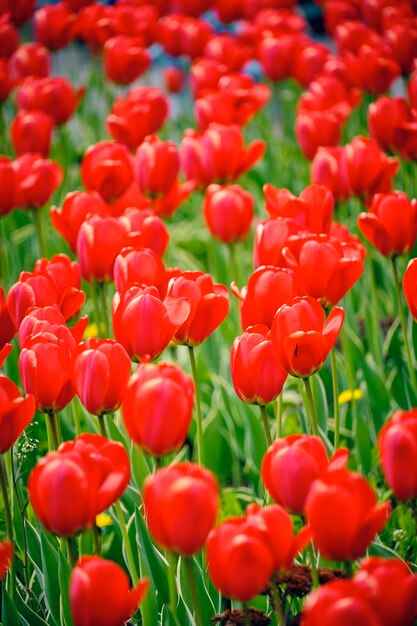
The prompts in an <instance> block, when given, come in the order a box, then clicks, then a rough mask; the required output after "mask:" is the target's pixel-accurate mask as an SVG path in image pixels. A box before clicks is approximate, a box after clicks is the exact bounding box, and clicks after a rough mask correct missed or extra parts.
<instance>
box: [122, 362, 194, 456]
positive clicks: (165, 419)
mask: <svg viewBox="0 0 417 626" xmlns="http://www.w3.org/2000/svg"><path fill="white" fill-rule="evenodd" d="M193 402H194V384H193V381H192V379H191V378H190V377H189V376H186V375H185V374H183V372H182V371H181V370H180V368H179V367H178V366H177V365H169V364H168V363H162V362H159V363H158V364H157V365H152V364H150V363H146V362H145V363H141V364H140V365H139V367H138V368H137V370H136V372H135V373H134V375H133V376H132V377H131V379H130V381H129V384H128V386H127V389H126V392H125V394H124V397H123V403H122V415H123V421H124V424H125V426H126V430H127V432H128V434H129V436H130V438H131V439H133V441H134V442H135V443H136V444H137V445H138V446H140V447H141V448H143V449H144V450H146V452H148V453H149V454H153V455H154V456H164V455H166V454H170V453H171V452H175V451H177V450H179V449H180V448H181V446H182V445H183V444H184V441H185V438H186V436H187V433H188V429H189V427H190V424H191V419H192V414H193Z"/></svg>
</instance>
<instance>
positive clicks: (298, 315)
mask: <svg viewBox="0 0 417 626" xmlns="http://www.w3.org/2000/svg"><path fill="white" fill-rule="evenodd" d="M324 318H325V314H324V311H323V308H322V307H321V305H320V304H319V303H318V301H317V300H316V299H315V298H311V297H310V296H305V297H302V298H300V297H299V298H294V300H292V301H291V302H290V303H289V304H284V305H283V306H282V307H281V308H280V309H278V311H277V313H276V315H275V317H274V321H273V324H272V333H271V338H272V345H273V347H274V350H275V352H276V353H277V355H278V357H279V359H280V361H281V363H282V365H283V367H284V369H285V370H286V371H287V372H288V373H289V374H291V375H292V376H296V377H299V378H307V377H308V376H311V375H312V374H314V373H315V372H317V371H318V370H319V369H320V368H321V366H322V365H323V363H324V361H325V360H326V358H327V355H328V354H329V352H330V350H331V349H332V348H333V346H334V344H335V343H336V340H337V338H338V336H339V332H340V329H341V327H342V324H343V318H344V311H343V309H342V308H340V307H334V308H333V309H332V311H331V313H330V315H329V316H328V318H327V320H326V321H325V319H324Z"/></svg>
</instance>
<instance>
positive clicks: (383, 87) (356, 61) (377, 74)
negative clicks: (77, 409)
mask: <svg viewBox="0 0 417 626" xmlns="http://www.w3.org/2000/svg"><path fill="white" fill-rule="evenodd" d="M343 61H344V63H345V67H346V73H347V76H348V79H349V81H350V82H351V83H352V84H353V85H355V86H357V87H359V88H360V89H362V90H363V91H367V92H368V93H372V94H382V93H384V92H386V91H388V89H389V88H390V86H391V84H392V83H393V81H394V80H395V79H396V78H397V77H398V76H399V75H400V73H401V68H400V66H399V65H398V64H397V63H396V62H395V61H394V59H393V58H392V56H391V55H390V53H389V52H388V51H386V50H385V49H384V47H383V45H382V44H380V45H379V46H378V45H375V46H369V45H367V44H364V45H362V46H361V47H360V48H359V50H358V52H357V54H351V53H349V52H348V53H346V54H345V55H344V56H343Z"/></svg>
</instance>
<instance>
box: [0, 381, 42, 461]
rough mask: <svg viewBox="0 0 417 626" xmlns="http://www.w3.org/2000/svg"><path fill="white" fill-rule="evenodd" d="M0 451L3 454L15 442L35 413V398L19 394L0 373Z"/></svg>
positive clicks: (13, 385)
mask: <svg viewBox="0 0 417 626" xmlns="http://www.w3.org/2000/svg"><path fill="white" fill-rule="evenodd" d="M0 399H1V402H0V453H1V454H4V453H5V452H7V450H10V448H11V447H12V446H13V445H14V444H15V443H16V441H17V440H18V439H19V437H20V435H21V434H22V433H23V431H24V430H25V428H26V427H27V426H28V425H29V424H30V422H31V421H32V418H33V416H34V414H35V398H34V397H33V396H32V395H31V394H28V395H27V396H26V398H23V397H22V396H21V395H20V392H19V389H18V388H17V386H16V385H15V384H14V382H12V381H11V380H10V379H9V378H7V377H6V376H2V375H0Z"/></svg>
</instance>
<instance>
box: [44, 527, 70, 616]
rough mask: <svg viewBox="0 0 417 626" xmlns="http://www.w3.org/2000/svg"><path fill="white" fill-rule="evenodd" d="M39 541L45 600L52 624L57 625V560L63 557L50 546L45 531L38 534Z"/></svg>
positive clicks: (58, 596)
mask: <svg viewBox="0 0 417 626" xmlns="http://www.w3.org/2000/svg"><path fill="white" fill-rule="evenodd" d="M40 540H41V563H42V572H43V579H44V590H45V600H46V604H47V606H48V609H49V611H50V612H51V616H52V620H53V623H54V624H57V626H58V625H59V622H58V619H59V615H60V613H61V609H60V604H61V603H60V597H61V590H60V585H59V568H58V560H59V558H61V559H63V558H64V557H63V555H62V554H61V555H59V557H58V553H57V551H56V550H55V548H54V547H53V546H52V544H51V542H50V540H49V538H48V537H47V536H46V533H45V531H43V530H41V532H40Z"/></svg>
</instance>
